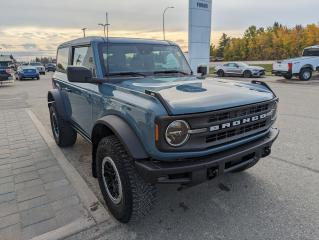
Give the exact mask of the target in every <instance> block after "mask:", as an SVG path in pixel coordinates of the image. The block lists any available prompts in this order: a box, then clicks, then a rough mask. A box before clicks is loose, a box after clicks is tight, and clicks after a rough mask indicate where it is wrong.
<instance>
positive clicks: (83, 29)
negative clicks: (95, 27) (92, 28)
mask: <svg viewBox="0 0 319 240" xmlns="http://www.w3.org/2000/svg"><path fill="white" fill-rule="evenodd" d="M86 29H87V28H82V29H81V30H82V31H83V37H85V30H86Z"/></svg>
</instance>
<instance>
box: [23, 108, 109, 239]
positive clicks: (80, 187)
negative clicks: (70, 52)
mask: <svg viewBox="0 0 319 240" xmlns="http://www.w3.org/2000/svg"><path fill="white" fill-rule="evenodd" d="M25 111H26V112H27V114H28V115H29V116H30V118H31V120H32V122H33V123H34V125H35V127H36V128H37V130H38V131H39V133H40V134H41V136H42V138H43V139H44V141H45V142H46V144H47V145H48V147H49V149H50V151H51V152H52V154H53V156H54V157H55V158H56V160H57V161H58V163H59V165H60V166H61V168H62V169H63V171H64V173H65V175H66V177H67V178H68V179H69V180H70V182H71V184H72V186H73V187H74V188H75V190H76V191H77V193H78V195H79V198H80V200H81V202H82V204H83V205H84V207H85V208H86V209H87V210H88V212H89V215H91V216H92V218H90V217H87V218H85V219H84V218H82V219H79V220H76V221H75V222H73V223H70V224H68V225H66V226H64V227H61V228H58V229H56V230H53V231H51V232H48V233H45V234H43V235H40V236H37V237H35V238H33V240H41V239H62V238H65V237H67V236H70V235H72V234H75V233H78V232H80V231H82V230H85V229H87V228H89V227H92V226H93V225H95V224H99V223H102V222H105V221H107V220H109V219H110V215H109V214H108V212H107V211H106V209H105V208H104V206H103V205H102V204H101V202H100V201H99V200H98V199H97V197H96V196H95V194H94V193H93V192H92V190H91V189H90V188H89V187H88V185H87V184H86V182H85V181H84V179H83V178H82V177H81V175H80V174H79V173H78V172H77V171H76V169H75V168H74V167H73V166H72V164H71V163H70V162H69V161H68V160H67V159H66V157H65V156H64V154H63V152H62V151H61V149H60V148H59V147H58V146H57V145H56V143H55V141H54V139H53V138H52V137H51V136H50V135H49V133H48V132H47V130H46V129H45V127H44V126H43V124H42V123H41V122H40V120H39V119H38V118H37V117H36V116H35V114H34V113H33V112H32V111H31V110H30V109H25Z"/></svg>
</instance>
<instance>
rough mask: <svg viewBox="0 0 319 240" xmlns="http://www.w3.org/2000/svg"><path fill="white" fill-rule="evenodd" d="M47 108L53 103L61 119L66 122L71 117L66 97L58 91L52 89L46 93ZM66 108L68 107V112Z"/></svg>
mask: <svg viewBox="0 0 319 240" xmlns="http://www.w3.org/2000/svg"><path fill="white" fill-rule="evenodd" d="M47 98H48V107H50V106H51V105H52V103H53V102H54V103H55V106H56V110H57V111H58V113H59V115H60V116H61V118H62V119H64V120H66V121H68V120H70V117H71V111H70V109H71V107H70V103H69V99H68V97H67V96H66V95H65V93H63V92H61V91H59V90H58V89H52V90H50V91H49V92H48V96H47ZM66 106H68V109H69V111H68V110H67V108H66Z"/></svg>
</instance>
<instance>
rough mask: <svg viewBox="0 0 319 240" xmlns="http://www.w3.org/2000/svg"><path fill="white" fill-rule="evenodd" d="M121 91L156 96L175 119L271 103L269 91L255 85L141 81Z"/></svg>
mask: <svg viewBox="0 0 319 240" xmlns="http://www.w3.org/2000/svg"><path fill="white" fill-rule="evenodd" d="M120 85H121V87H124V88H129V89H131V90H135V91H140V92H143V93H145V90H149V91H153V92H157V93H159V94H160V95H161V96H162V97H163V100H164V101H165V102H166V103H167V106H168V107H169V108H170V111H171V113H172V114H174V115H180V114H189V113H201V112H208V111H214V110H219V109H225V108H231V107H237V106H242V105H247V104H253V103H257V102H263V101H267V100H271V99H273V98H274V95H273V93H272V92H271V91H269V90H268V89H266V88H265V87H263V86H261V85H258V84H250V83H243V82H242V83H241V82H235V81H221V80H218V79H210V80H200V79H197V78H194V77H185V78H175V79H172V78H143V79H135V80H129V81H125V82H122V83H121V84H120Z"/></svg>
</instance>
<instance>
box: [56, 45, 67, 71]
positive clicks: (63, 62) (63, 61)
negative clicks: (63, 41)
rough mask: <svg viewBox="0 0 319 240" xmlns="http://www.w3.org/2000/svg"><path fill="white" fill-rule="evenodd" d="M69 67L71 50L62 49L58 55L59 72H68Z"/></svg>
mask: <svg viewBox="0 0 319 240" xmlns="http://www.w3.org/2000/svg"><path fill="white" fill-rule="evenodd" d="M68 65H69V48H60V49H59V50H58V55H57V71H58V72H66V68H67V67H68Z"/></svg>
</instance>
